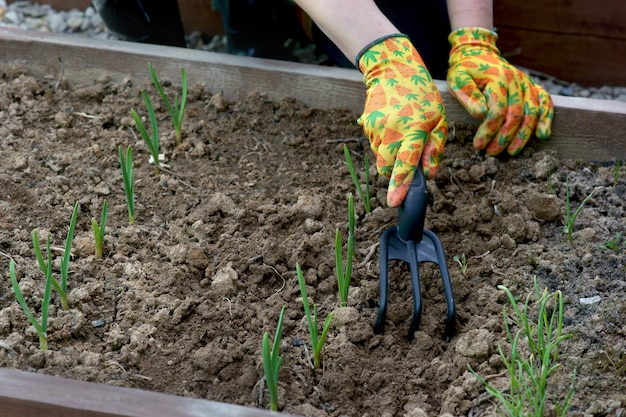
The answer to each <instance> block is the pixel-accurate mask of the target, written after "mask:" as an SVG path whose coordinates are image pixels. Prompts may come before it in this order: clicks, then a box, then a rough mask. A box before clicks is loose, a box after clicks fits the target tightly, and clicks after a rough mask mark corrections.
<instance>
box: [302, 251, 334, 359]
mask: <svg viewBox="0 0 626 417" xmlns="http://www.w3.org/2000/svg"><path fill="white" fill-rule="evenodd" d="M296 272H297V274H298V284H299V285H300V293H301V294H302V305H303V306H304V314H305V315H306V320H307V323H308V325H309V335H310V336H311V347H312V348H313V368H314V369H319V368H320V367H321V366H322V346H324V342H325V341H326V337H327V336H328V330H329V329H330V321H331V320H332V318H333V313H330V314H328V315H327V316H326V320H324V326H322V335H321V336H318V334H317V306H316V305H313V317H312V318H311V309H310V308H309V299H308V296H307V294H306V283H305V282H304V276H303V275H302V269H301V268H300V264H298V263H297V264H296Z"/></svg>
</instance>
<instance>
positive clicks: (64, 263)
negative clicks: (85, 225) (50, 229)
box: [52, 202, 78, 310]
mask: <svg viewBox="0 0 626 417" xmlns="http://www.w3.org/2000/svg"><path fill="white" fill-rule="evenodd" d="M77 217H78V202H76V203H75V204H74V211H73V212H72V218H71V220H70V225H69V228H68V230H67V237H66V238H65V250H64V251H63V257H62V258H61V288H60V290H59V289H58V288H57V287H56V286H55V289H56V290H57V291H58V292H59V295H60V297H61V306H62V307H63V310H69V306H68V304H67V276H68V273H69V268H70V258H71V257H72V240H74V230H75V229H76V219H77ZM52 284H53V285H54V282H53V283H52Z"/></svg>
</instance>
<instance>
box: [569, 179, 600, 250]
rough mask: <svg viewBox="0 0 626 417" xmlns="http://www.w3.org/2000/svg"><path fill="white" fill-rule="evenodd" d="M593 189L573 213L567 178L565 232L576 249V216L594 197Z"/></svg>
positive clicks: (570, 243)
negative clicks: (573, 235) (574, 231)
mask: <svg viewBox="0 0 626 417" xmlns="http://www.w3.org/2000/svg"><path fill="white" fill-rule="evenodd" d="M594 191H595V190H593V191H592V192H591V193H590V194H589V195H588V196H587V197H585V199H584V200H583V202H582V203H580V205H579V206H578V208H577V209H576V211H574V212H573V213H572V211H571V203H570V198H569V180H565V220H564V222H563V233H565V234H566V235H567V241H568V242H569V245H570V248H572V249H574V239H573V238H572V231H573V229H574V222H576V218H577V217H578V215H579V214H580V212H581V211H582V209H583V206H584V205H585V203H587V201H589V200H590V199H591V197H593V193H594Z"/></svg>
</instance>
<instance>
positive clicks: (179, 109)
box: [148, 63, 187, 144]
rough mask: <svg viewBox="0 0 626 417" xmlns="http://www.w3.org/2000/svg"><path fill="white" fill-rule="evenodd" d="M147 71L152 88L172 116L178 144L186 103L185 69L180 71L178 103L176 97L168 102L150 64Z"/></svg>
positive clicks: (180, 137)
mask: <svg viewBox="0 0 626 417" xmlns="http://www.w3.org/2000/svg"><path fill="white" fill-rule="evenodd" d="M148 70H149V71H150V77H152V82H153V83H154V86H155V87H156V89H157V90H158V91H159V95H160V96H161V98H162V99H163V102H164V103H165V107H167V110H168V111H169V112H170V115H171V116H172V122H173V123H174V131H175V133H176V143H177V144H180V142H181V140H182V133H181V127H182V125H183V117H184V115H185V103H186V101H187V74H186V73H185V68H181V69H180V75H181V88H182V91H181V95H180V102H179V101H178V96H176V97H174V102H173V103H172V102H170V100H169V99H168V98H167V96H166V95H165V91H163V87H162V86H161V83H160V82H159V79H158V78H157V75H156V72H155V71H154V68H153V67H152V64H151V63H148Z"/></svg>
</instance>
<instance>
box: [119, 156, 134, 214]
mask: <svg viewBox="0 0 626 417" xmlns="http://www.w3.org/2000/svg"><path fill="white" fill-rule="evenodd" d="M118 152H119V154H120V167H121V168H122V179H123V180H124V193H125V194H126V205H127V206H128V222H129V223H130V224H135V178H134V176H133V148H132V147H131V146H130V145H129V146H128V148H127V149H126V155H124V151H123V150H122V147H121V146H120V147H119V148H118Z"/></svg>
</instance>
